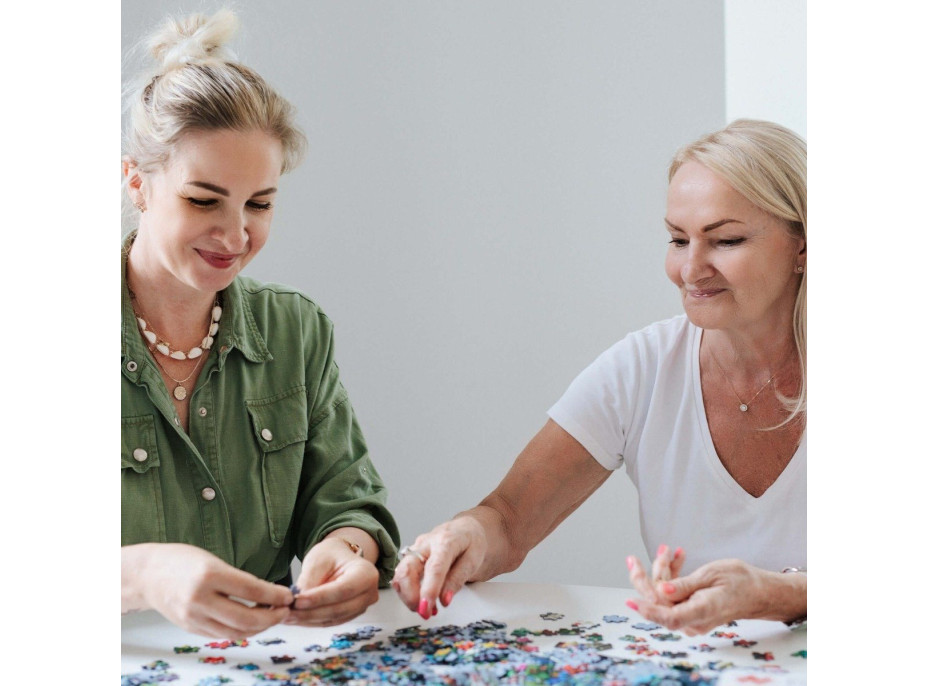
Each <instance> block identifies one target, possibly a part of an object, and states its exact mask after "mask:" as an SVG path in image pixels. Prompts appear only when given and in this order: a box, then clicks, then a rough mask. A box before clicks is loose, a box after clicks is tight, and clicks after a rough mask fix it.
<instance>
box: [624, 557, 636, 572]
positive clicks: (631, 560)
mask: <svg viewBox="0 0 928 686" xmlns="http://www.w3.org/2000/svg"><path fill="white" fill-rule="evenodd" d="M625 564H627V565H628V570H629V571H631V569H632V567H634V566H635V559H634V558H633V557H632V556H631V555H629V556H628V557H626V558H625Z"/></svg>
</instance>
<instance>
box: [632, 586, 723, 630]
mask: <svg viewBox="0 0 928 686" xmlns="http://www.w3.org/2000/svg"><path fill="white" fill-rule="evenodd" d="M639 607H640V609H639V613H640V614H641V615H642V616H643V617H646V618H647V619H650V620H651V621H652V622H657V623H658V624H662V625H663V626H665V627H667V628H668V629H671V630H678V629H682V630H684V631H685V632H687V636H694V635H698V634H704V633H706V632H707V631H709V630H710V629H712V628H713V627H715V626H718V625H719V624H723V623H724V621H723V620H722V619H721V617H720V616H719V615H718V613H717V612H716V611H715V608H714V604H713V603H712V602H710V601H708V600H707V599H706V597H705V596H701V595H695V596H692V597H691V598H690V599H689V600H685V601H683V602H681V603H677V604H676V605H659V604H653V603H648V602H647V601H644V602H642V603H640V604H639Z"/></svg>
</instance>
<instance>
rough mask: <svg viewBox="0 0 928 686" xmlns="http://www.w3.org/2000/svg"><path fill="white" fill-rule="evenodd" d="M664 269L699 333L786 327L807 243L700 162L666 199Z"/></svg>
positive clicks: (684, 171)
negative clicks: (678, 290) (703, 331)
mask: <svg viewBox="0 0 928 686" xmlns="http://www.w3.org/2000/svg"><path fill="white" fill-rule="evenodd" d="M665 222H666V224H667V230H668V231H669V232H670V246H669V248H668V250H667V258H666V260H665V265H664V266H665V269H666V271H667V276H668V277H670V280H671V281H673V283H674V284H676V285H677V287H678V288H679V289H680V294H681V296H682V298H683V307H684V309H685V311H686V315H687V317H688V318H689V319H690V321H691V322H693V323H694V324H695V325H696V326H699V327H701V328H704V329H726V330H731V331H741V332H748V331H751V330H758V331H763V330H765V329H769V328H771V327H781V326H784V325H785V326H790V322H791V320H792V311H793V305H794V303H795V299H796V293H797V290H798V288H799V280H800V274H799V273H798V272H797V270H796V268H797V266H800V265H805V241H803V240H802V239H800V238H797V237H796V236H795V235H794V234H792V233H791V232H790V228H789V224H788V223H787V222H786V221H784V220H782V219H779V218H777V217H774V216H772V215H770V214H768V213H767V212H764V211H763V210H761V209H760V208H758V207H757V206H756V205H753V204H752V203H751V202H750V201H748V200H747V199H746V198H745V197H744V196H743V195H741V194H740V193H738V192H737V191H736V190H735V189H734V188H732V187H731V186H730V185H729V184H728V183H726V182H725V181H724V180H723V179H722V178H721V177H719V176H718V175H717V174H715V173H714V172H712V171H711V170H709V169H708V168H707V167H705V166H703V165H701V164H699V163H698V162H692V161H690V162H685V163H684V164H683V165H681V166H680V168H679V169H678V170H677V173H676V174H675V175H674V177H673V179H672V180H671V182H670V188H669V190H668V193H667V216H666V219H665Z"/></svg>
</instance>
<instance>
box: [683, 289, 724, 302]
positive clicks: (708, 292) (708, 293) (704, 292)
mask: <svg viewBox="0 0 928 686" xmlns="http://www.w3.org/2000/svg"><path fill="white" fill-rule="evenodd" d="M724 290H725V289H724V288H699V289H692V290H690V289H688V290H687V291H686V294H687V295H688V296H689V297H690V298H696V299H697V300H700V299H703V298H711V297H712V296H714V295H718V294H719V293H722V292H723V291H724Z"/></svg>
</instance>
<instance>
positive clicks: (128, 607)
mask: <svg viewBox="0 0 928 686" xmlns="http://www.w3.org/2000/svg"><path fill="white" fill-rule="evenodd" d="M122 595H123V612H124V613H125V612H129V611H133V610H145V609H154V610H157V611H158V612H159V613H161V614H162V615H164V617H166V618H167V619H168V620H170V621H171V622H173V623H174V624H176V625H177V626H179V627H181V628H182V629H184V630H186V631H190V632H191V633H195V634H200V635H202V636H210V637H213V638H230V639H234V640H241V639H243V638H246V637H248V636H252V635H254V634H257V633H260V632H261V631H264V630H265V629H267V628H269V627H271V626H274V625H275V624H278V623H280V622H281V621H283V620H284V619H286V617H287V616H288V615H289V614H290V604H291V603H292V602H293V594H292V593H290V590H289V589H288V588H286V587H284V586H279V585H277V584H272V583H270V582H268V581H264V580H262V579H259V578H257V577H255V576H253V575H252V574H249V573H248V572H243V571H242V570H240V569H236V568H235V567H233V566H231V565H229V564H226V563H225V562H223V561H222V560H220V559H219V558H218V557H216V556H215V555H213V554H211V553H209V552H207V551H205V550H203V549H202V548H197V547H196V546H192V545H185V544H183V543H142V544H139V545H132V546H125V547H123V549H122ZM236 599H238V600H236ZM241 601H244V602H246V603H248V604H250V605H253V607H248V606H247V605H245V604H243V602H241Z"/></svg>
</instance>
